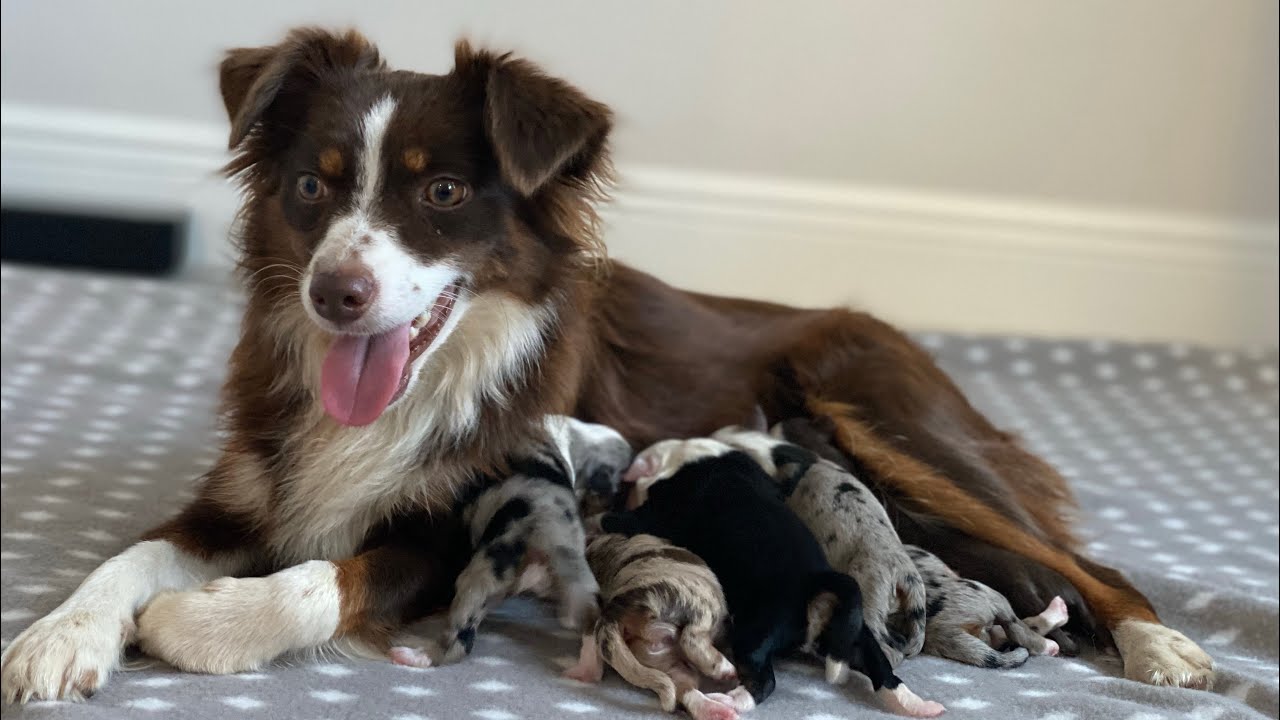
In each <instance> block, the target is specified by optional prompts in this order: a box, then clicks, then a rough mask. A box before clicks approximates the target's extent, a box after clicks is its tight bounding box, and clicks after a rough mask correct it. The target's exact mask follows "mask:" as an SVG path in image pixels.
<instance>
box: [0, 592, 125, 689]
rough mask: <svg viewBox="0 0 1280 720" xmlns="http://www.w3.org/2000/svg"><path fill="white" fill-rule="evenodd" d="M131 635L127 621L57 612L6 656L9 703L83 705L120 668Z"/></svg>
mask: <svg viewBox="0 0 1280 720" xmlns="http://www.w3.org/2000/svg"><path fill="white" fill-rule="evenodd" d="M132 632H133V622H132V620H129V619H127V618H119V617H104V616H102V615H98V614H94V613H91V612H86V611H79V610H70V611H56V610H55V611H54V612H53V613H51V614H49V615H46V616H45V617H43V618H41V619H39V620H37V621H36V622H35V623H34V624H32V625H31V627H29V628H27V629H26V630H24V631H22V633H21V634H20V635H18V637H17V638H15V639H14V641H13V644H11V645H10V646H9V647H8V649H6V650H5V652H4V658H3V660H0V664H2V669H0V687H2V689H3V695H4V702H5V703H14V702H20V703H25V702H27V701H29V700H83V699H84V698H86V697H88V696H90V695H92V694H93V693H94V692H95V691H97V690H98V688H100V687H102V685H103V684H104V683H106V681H107V676H108V675H110V674H111V671H112V670H115V669H116V667H117V666H118V665H119V664H120V654H121V651H122V650H123V649H124V645H125V643H126V642H127V641H128V639H129V636H130V635H131V634H132Z"/></svg>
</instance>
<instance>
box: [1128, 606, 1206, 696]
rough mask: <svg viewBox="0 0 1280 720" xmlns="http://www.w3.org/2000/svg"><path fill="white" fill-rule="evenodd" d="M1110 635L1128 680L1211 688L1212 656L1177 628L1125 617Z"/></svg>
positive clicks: (1199, 688)
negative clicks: (1117, 649)
mask: <svg viewBox="0 0 1280 720" xmlns="http://www.w3.org/2000/svg"><path fill="white" fill-rule="evenodd" d="M1112 634H1113V636H1114V637H1115V641H1116V646H1117V647H1119V648H1120V657H1121V658H1123V659H1124V676H1125V677H1127V678H1129V679H1130V680H1137V681H1138V682H1144V683H1147V684H1149V685H1172V686H1174V687H1184V688H1194V689H1197V690H1208V689H1210V688H1211V687H1213V658H1211V657H1209V654H1208V653H1206V652H1205V651H1204V650H1201V649H1200V646H1199V645H1196V644H1195V643H1194V642H1192V641H1191V640H1190V639H1189V638H1188V637H1187V636H1186V635H1183V634H1182V633H1180V632H1178V631H1177V630H1174V629H1172V628H1168V627H1165V626H1164V625H1160V624H1159V623H1153V622H1144V621H1141V620H1126V621H1124V622H1122V623H1120V626H1119V627H1117V628H1116V629H1115V630H1114V631H1113V633H1112Z"/></svg>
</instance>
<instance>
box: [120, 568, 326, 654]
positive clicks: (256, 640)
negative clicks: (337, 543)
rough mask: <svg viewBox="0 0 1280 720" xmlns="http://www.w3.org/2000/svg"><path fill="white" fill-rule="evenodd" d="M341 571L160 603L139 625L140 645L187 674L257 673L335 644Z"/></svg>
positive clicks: (164, 598)
mask: <svg viewBox="0 0 1280 720" xmlns="http://www.w3.org/2000/svg"><path fill="white" fill-rule="evenodd" d="M340 602H341V593H340V591H339V588H338V578H337V567H336V566H335V565H334V564H333V563H331V562H327V561H323V560H313V561H311V562H306V563H302V564H301V565H296V566H294V567H291V568H289V569H287V570H281V571H280V572H278V573H275V574H273V575H268V576H266V577H261V578H231V577H224V578H220V579H218V580H215V581H213V582H211V583H209V584H207V585H205V586H204V587H203V588H201V589H199V590H191V591H186V592H170V593H164V594H162V595H159V596H157V597H156V598H155V599H154V600H152V602H151V604H150V605H148V606H147V608H146V609H145V610H144V611H143V612H142V614H141V615H140V616H139V617H138V644H139V645H140V646H141V647H142V649H143V650H144V651H146V652H147V653H148V654H150V655H153V656H155V657H158V658H160V659H162V660H165V661H166V662H168V663H169V664H171V665H173V666H174V667H176V668H179V669H181V670H187V671H190V672H204V673H218V674H222V673H233V672H243V671H246V670H252V669H254V668H257V667H260V666H262V665H263V664H264V663H268V662H270V661H271V660H274V659H275V658H277V657H279V656H280V655H283V654H284V653H287V652H290V651H293V650H305V649H311V648H314V647H318V646H320V645H323V644H324V643H326V642H328V641H329V640H330V639H332V638H333V635H334V632H335V631H336V630H337V629H338V621H339V618H340V612H341V607H340Z"/></svg>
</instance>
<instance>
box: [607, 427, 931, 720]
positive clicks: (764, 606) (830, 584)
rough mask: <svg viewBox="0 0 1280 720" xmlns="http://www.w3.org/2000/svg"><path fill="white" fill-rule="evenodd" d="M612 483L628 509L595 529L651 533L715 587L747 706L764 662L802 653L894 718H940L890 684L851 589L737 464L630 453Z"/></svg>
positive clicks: (733, 458) (746, 465)
mask: <svg viewBox="0 0 1280 720" xmlns="http://www.w3.org/2000/svg"><path fill="white" fill-rule="evenodd" d="M623 479H624V480H625V481H627V482H629V483H631V486H630V495H629V497H628V501H627V508H628V510H627V511H626V512H621V513H610V514H608V515H606V516H605V517H604V518H602V520H601V524H602V527H603V529H604V530H605V532H616V533H623V534H628V535H635V534H640V533H648V534H650V535H657V536H659V537H663V538H666V539H668V540H670V541H671V542H673V543H675V544H676V545H681V546H683V547H685V548H687V549H689V550H691V551H693V552H694V553H695V554H697V555H698V556H699V557H701V558H702V559H703V560H704V561H706V563H707V565H708V566H709V567H710V568H711V569H712V571H714V572H715V574H716V577H717V578H718V579H719V580H720V583H721V585H722V586H723V587H724V593H725V599H726V600H727V601H728V605H729V612H730V614H731V615H732V616H733V624H732V627H731V628H730V631H729V638H730V643H731V645H732V649H733V655H734V662H735V664H736V665H737V667H738V671H739V673H740V674H741V675H742V677H743V681H744V684H745V685H746V687H747V689H748V690H750V691H751V694H752V696H753V697H754V698H755V700H756V702H763V701H764V700H765V698H767V697H768V696H769V695H770V694H771V693H772V692H773V689H774V686H775V679H774V671H773V660H774V658H775V657H777V656H781V655H785V654H786V653H789V652H792V651H795V650H798V649H807V650H810V651H812V652H815V653H816V654H818V655H819V656H821V657H823V658H824V659H825V658H833V659H838V660H840V661H843V662H846V663H848V665H849V667H851V668H853V669H856V670H858V671H859V672H862V673H863V674H865V675H866V676H867V677H868V678H870V680H871V684H872V687H873V688H874V689H875V691H876V694H877V695H879V696H880V698H881V700H882V701H883V702H884V704H885V706H886V707H888V708H889V709H890V710H893V711H894V712H898V713H901V714H903V715H911V716H915V717H933V716H936V715H939V714H941V713H942V712H943V710H944V708H943V707H942V705H940V704H938V703H936V702H930V701H926V700H922V699H921V698H920V697H919V696H917V695H916V694H915V693H913V692H911V690H910V689H908V688H907V686H906V685H905V684H903V683H902V681H901V680H900V679H899V678H898V677H897V676H896V675H894V673H893V668H892V666H891V665H890V664H889V661H888V659H887V658H885V655H884V652H883V651H882V650H881V649H880V645H879V643H877V642H876V640H875V637H874V636H873V635H872V633H871V632H870V631H869V630H868V629H867V628H866V626H865V625H863V623H862V609H861V604H862V601H861V593H860V592H859V590H858V584H857V582H855V581H854V580H853V579H852V578H850V577H849V576H848V575H845V574H844V573H839V572H836V571H835V570H833V569H832V568H831V566H830V565H829V564H828V563H827V559H826V557H825V556H824V555H823V552H822V548H821V547H820V546H819V545H818V541H817V540H816V539H815V538H814V537H813V534H812V533H811V532H810V531H809V529H808V528H807V527H805V524H804V523H803V522H802V521H801V520H800V518H799V517H797V516H796V515H795V513H793V512H792V511H791V510H790V509H788V508H787V506H786V504H785V503H784V501H783V499H782V497H781V495H780V494H779V492H778V490H777V486H776V484H775V483H774V481H773V480H772V478H770V477H769V475H768V474H766V473H765V471H764V470H763V469H762V468H761V467H760V466H759V465H758V464H756V462H755V461H753V460H752V459H751V458H750V457H749V456H748V455H747V454H745V453H743V452H741V451H738V450H734V449H733V448H731V447H730V446H728V445H726V444H724V443H721V442H719V441H716V440H711V439H709V438H698V439H693V440H665V441H663V442H660V443H658V444H656V445H654V446H652V447H650V448H649V449H647V450H645V451H644V452H642V453H640V455H639V456H637V457H636V460H635V462H634V463H633V464H632V465H631V468H630V469H629V470H628V471H627V474H626V475H625V476H624V478H623ZM660 481H666V482H660Z"/></svg>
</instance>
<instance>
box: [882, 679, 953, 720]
mask: <svg viewBox="0 0 1280 720" xmlns="http://www.w3.org/2000/svg"><path fill="white" fill-rule="evenodd" d="M876 694H877V695H879V696H880V700H881V702H883V703H884V706H885V707H886V708H887V709H888V710H889V711H890V712H893V713H897V714H898V715H906V716H908V717H923V718H930V717H937V716H939V715H941V714H942V713H944V712H946V711H947V709H946V708H945V707H943V706H942V703H938V702H934V701H932V700H925V699H924V698H921V697H920V696H919V695H917V694H915V693H914V692H911V689H910V688H908V687H907V686H906V685H905V684H899V685H898V687H896V688H894V689H892V690H890V689H888V688H880V690H879V691H877V692H876Z"/></svg>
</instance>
